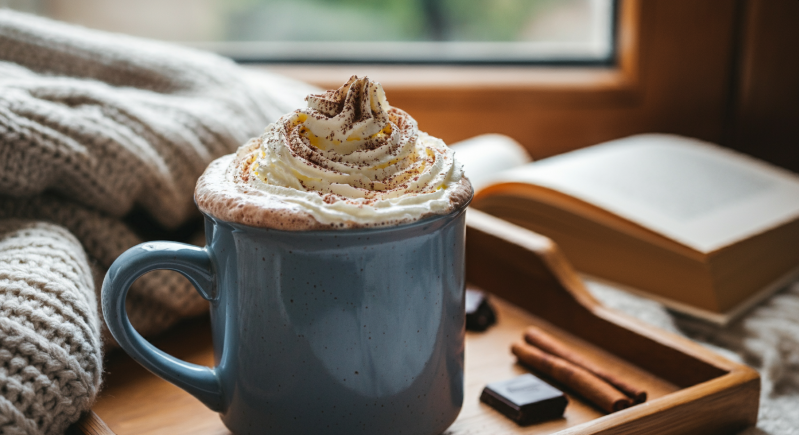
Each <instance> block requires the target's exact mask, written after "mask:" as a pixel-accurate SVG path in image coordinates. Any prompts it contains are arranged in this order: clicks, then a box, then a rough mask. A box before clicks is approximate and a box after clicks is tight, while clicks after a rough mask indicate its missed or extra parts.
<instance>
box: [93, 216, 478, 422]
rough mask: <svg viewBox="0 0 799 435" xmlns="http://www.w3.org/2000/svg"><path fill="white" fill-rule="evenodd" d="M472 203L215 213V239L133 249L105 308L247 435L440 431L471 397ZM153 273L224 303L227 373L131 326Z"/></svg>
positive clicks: (133, 347)
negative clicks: (289, 217)
mask: <svg viewBox="0 0 799 435" xmlns="http://www.w3.org/2000/svg"><path fill="white" fill-rule="evenodd" d="M464 212H465V209H464V208H461V209H459V210H456V211H455V212H453V213H451V214H449V215H446V216H436V217H432V218H428V219H424V220H421V221H418V222H414V223H411V224H406V225H401V226H396V227H388V228H376V229H357V230H338V231H336V230H331V231H300V232H292V231H278V230H271V229H263V228H254V227H248V226H244V225H239V224H233V223H229V222H225V221H220V220H218V219H215V218H213V217H211V216H206V227H205V229H206V241H207V246H206V247H205V248H197V247H194V246H190V245H184V244H180V243H175V242H152V243H144V244H141V245H139V246H136V247H134V248H131V249H130V250H128V251H127V252H125V253H124V254H123V255H122V256H120V257H119V259H118V260H117V261H116V262H115V263H114V264H113V265H112V266H111V268H110V269H109V271H108V275H107V276H106V279H105V282H104V283H103V294H102V305H103V313H104V315H105V319H106V322H107V323H108V327H109V329H110V331H111V333H112V334H113V336H114V337H115V338H116V340H117V341H118V342H119V344H120V345H121V346H122V348H123V349H125V351H127V352H128V353H129V354H130V355H131V356H132V357H133V358H134V359H136V360H137V361H138V362H139V363H141V364H142V365H143V366H145V367H146V368H148V369H149V370H150V371H152V372H153V373H155V374H157V375H158V376H161V377H162V378H164V379H166V380H167V381H169V382H172V383H174V384H175V385H177V386H179V387H181V388H183V389H185V390H186V391H188V392H189V393H191V394H192V395H194V396H195V397H197V398H198V399H199V400H201V401H202V402H203V403H205V404H206V405H207V406H208V407H209V408H211V409H213V410H215V411H218V412H219V413H220V415H221V418H222V420H223V422H224V423H225V425H226V426H227V427H228V428H229V429H230V430H232V431H233V432H234V433H236V434H322V433H324V434H348V435H349V434H386V435H387V434H419V435H425V434H429V435H433V434H438V433H440V432H442V431H444V430H445V429H446V428H447V427H448V426H449V425H450V424H452V422H453V421H455V418H456V417H457V415H458V413H459V412H460V409H461V405H462V402H463V340H464V306H463V304H464V247H465V246H464V237H465V220H464V218H465V213H464ZM154 269H171V270H176V271H178V272H181V273H182V274H184V275H185V276H186V277H187V278H188V279H189V280H190V281H191V282H192V283H193V284H194V285H195V286H196V287H197V290H198V291H199V292H200V294H202V295H203V297H205V298H206V299H208V300H209V301H210V302H211V323H212V330H213V343H214V355H215V363H216V367H215V368H213V369H211V368H207V367H202V366H197V365H194V364H190V363H186V362H184V361H180V360H178V359H176V358H174V357H171V356H169V355H167V354H165V353H164V352H162V351H160V350H158V349H156V348H155V347H154V346H152V345H151V344H150V343H149V342H147V341H146V340H144V339H143V338H142V337H141V336H140V335H139V334H138V333H137V332H135V331H134V330H133V328H132V327H131V325H130V322H129V321H128V319H127V316H126V315H125V303H124V300H125V295H126V293H127V290H128V288H129V286H130V284H132V283H133V281H135V279H136V278H138V277H139V276H141V275H142V274H143V273H146V272H148V271H150V270H154Z"/></svg>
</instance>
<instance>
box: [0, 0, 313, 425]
mask: <svg viewBox="0 0 799 435" xmlns="http://www.w3.org/2000/svg"><path fill="white" fill-rule="evenodd" d="M310 91H311V88H310V87H308V86H306V85H303V84H300V83H297V82H293V81H290V80H288V79H285V78H281V77H278V76H271V75H267V74H261V75H259V76H257V77H256V76H252V75H250V74H249V73H248V72H246V71H243V70H242V69H240V68H239V67H237V66H236V65H235V64H233V63H232V62H230V61H228V60H225V59H222V58H220V57H218V56H214V55H211V54H207V53H203V52H199V51H195V50H190V49H183V48H178V47H175V46H170V45H166V44H161V43H157V42H152V41H145V40H140V39H135V38H131V37H126V36H122V35H113V34H107V33H102V32H96V31H90V30H87V29H82V28H77V27H73V26H68V25H64V24H61V23H57V22H53V21H49V20H44V19H40V18H36V17H33V16H29V15H24V14H19V13H14V12H11V11H7V10H0V433H1V434H16V433H26V434H40V433H41V434H55V433H62V432H63V431H64V430H65V428H66V427H67V426H68V425H69V424H70V423H71V422H73V421H75V420H76V419H77V418H78V416H79V414H80V412H82V411H85V410H87V409H89V407H90V405H91V403H92V402H93V400H94V397H95V395H96V394H97V391H98V388H99V385H100V379H101V376H100V375H101V371H102V367H101V365H102V364H101V362H102V360H101V349H102V348H101V340H102V339H103V338H104V339H106V340H108V338H109V337H108V336H107V334H106V335H105V337H102V334H103V333H102V332H101V328H100V325H102V323H101V322H100V321H99V320H98V307H97V303H96V302H97V300H98V299H99V298H98V297H97V296H96V295H95V292H99V290H100V288H101V286H100V283H101V282H102V278H103V276H104V275H105V271H106V269H107V268H108V266H109V265H110V264H111V263H112V262H113V261H114V259H116V257H117V256H119V254H121V253H122V252H124V251H125V250H126V249H128V248H130V247H132V246H134V245H136V244H138V243H140V242H142V241H144V239H143V238H142V237H141V236H139V235H137V234H148V233H153V231H152V230H153V228H158V229H159V230H161V231H160V232H161V233H162V234H169V233H168V232H165V231H163V230H170V229H175V228H178V227H179V226H181V225H184V224H185V223H186V222H189V221H192V220H194V219H197V218H199V214H198V212H197V211H196V208H195V207H194V204H193V200H192V193H193V190H194V184H195V181H196V179H197V177H198V176H199V175H200V174H201V173H202V171H203V170H204V169H205V167H206V165H207V164H208V163H209V162H210V161H211V160H212V159H214V158H216V157H219V156H221V155H223V154H227V153H230V152H233V151H234V150H235V149H236V148H237V147H238V146H239V144H241V143H244V142H245V141H246V140H247V139H249V138H250V137H252V136H256V135H258V134H260V132H261V131H262V130H263V128H264V127H265V126H266V125H267V124H268V123H269V122H271V121H273V120H275V119H277V118H278V117H279V116H280V115H282V114H283V113H286V112H289V111H291V110H293V109H295V108H297V107H300V106H301V105H302V98H303V97H304V96H305V95H306V94H307V93H308V92H310ZM131 216H133V217H131ZM44 222H47V223H44ZM184 232H185V231H184ZM189 239H193V241H195V242H196V243H202V238H201V235H199V234H198V235H195V236H194V237H189ZM206 308H207V307H206V303H205V301H204V300H203V299H201V298H200V297H199V296H198V295H197V294H196V292H195V291H194V289H193V288H192V287H191V286H190V285H189V283H188V281H187V280H186V279H185V278H183V277H182V276H181V275H179V274H177V273H175V272H168V271H157V272H152V273H150V274H147V275H145V276H144V277H142V278H141V279H140V280H138V281H137V282H136V284H135V285H134V286H133V288H132V289H131V293H130V296H129V297H128V311H129V313H130V317H131V322H132V323H133V325H134V326H135V327H136V328H137V329H138V330H139V331H140V332H141V333H143V334H151V333H155V332H158V331H161V330H163V329H164V328H166V327H167V326H169V325H170V324H172V323H174V322H175V321H176V320H177V319H179V318H181V317H185V316H190V315H195V314H198V313H201V312H203V311H204V310H206Z"/></svg>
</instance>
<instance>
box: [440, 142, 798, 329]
mask: <svg viewBox="0 0 799 435" xmlns="http://www.w3.org/2000/svg"><path fill="white" fill-rule="evenodd" d="M464 145H465V146H462V145H455V146H454V148H455V150H456V152H457V153H458V157H459V159H461V160H463V161H464V162H465V166H466V174H467V175H468V176H470V178H471V177H473V178H475V181H476V182H475V184H476V186H477V187H476V190H477V194H476V195H475V199H474V201H473V202H472V206H473V207H475V208H477V209H480V210H482V211H485V212H487V213H490V214H492V215H495V216H497V217H500V218H502V219H505V220H508V221H510V222H513V223H515V224H517V225H520V226H523V227H526V228H529V229H531V230H533V231H535V232H538V233H541V234H543V235H546V236H548V237H550V238H551V239H553V240H554V241H555V242H556V243H557V244H558V245H559V246H560V248H561V249H562V250H563V251H564V252H565V254H566V256H567V258H569V259H570V260H571V261H572V262H573V263H574V265H575V267H576V268H577V269H578V270H579V271H580V272H582V273H584V274H587V275H590V276H592V277H596V278H599V279H604V280H609V281H613V282H616V283H620V284H623V285H624V286H626V287H628V289H629V290H633V291H640V292H645V293H646V296H648V297H652V298H655V299H657V300H659V301H661V302H663V303H664V304H666V305H667V306H669V307H671V308H674V309H677V310H680V311H683V312H687V313H689V314H692V315H695V316H699V317H703V318H706V319H708V320H711V321H715V322H717V323H726V322H727V321H729V320H730V319H731V318H733V317H734V316H735V315H737V314H739V313H740V312H742V311H744V310H745V309H746V308H748V307H750V306H751V305H753V304H755V303H756V302H758V301H759V300H761V299H762V298H764V297H766V296H768V295H769V294H770V293H771V292H773V291H775V290H777V289H779V288H780V287H782V286H784V285H786V284H787V283H788V282H790V281H791V280H792V279H795V278H797V276H799V176H797V175H795V174H793V173H791V172H788V171H785V170H782V169H779V168H777V167H774V166H771V165H769V164H766V163H764V162H761V161H758V160H755V159H753V158H751V157H747V156H744V155H742V154H739V153H736V152H733V151H730V150H727V149H724V148H721V147H718V146H715V145H712V144H709V143H705V142H701V141H698V140H695V139H688V138H684V137H680V136H672V135H660V134H647V135H638V136H632V137H628V138H624V139H619V140H615V141H611V142H607V143H604V144H600V145H595V146H592V147H588V148H584V149H580V150H577V151H572V152H569V153H566V154H562V155H559V156H555V157H551V158H548V159H544V160H541V161H538V162H534V163H527V162H528V159H526V158H524V157H523V156H522V157H519V158H516V159H515V161H514V162H511V161H513V160H514V158H512V157H510V156H511V155H513V154H514V152H516V153H518V151H510V150H511V149H518V147H516V146H515V145H512V143H511V142H510V140H509V139H507V138H504V139H502V138H497V137H486V138H482V139H479V140H475V141H472V142H471V143H466V144H464ZM496 155H502V156H504V157H503V158H502V159H500V160H502V162H503V165H502V166H503V167H502V168H500V167H499V166H501V165H500V164H499V163H497V158H496V157H491V156H496ZM479 156H483V157H482V158H480V157H479ZM484 162H485V163H484Z"/></svg>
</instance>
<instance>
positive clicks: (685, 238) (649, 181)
mask: <svg viewBox="0 0 799 435" xmlns="http://www.w3.org/2000/svg"><path fill="white" fill-rule="evenodd" d="M502 181H516V182H526V183H531V184H538V185H541V186H544V187H548V188H550V189H554V190H558V191H561V192H563V193H566V194H569V195H571V196H574V197H576V198H579V199H581V200H583V201H586V202H589V203H592V204H594V205H596V206H598V207H601V208H603V209H605V210H608V211H610V212H612V213H614V214H617V215H618V216H620V217H622V218H625V219H628V220H630V221H632V222H635V223H637V224H639V225H641V226H643V227H646V228H649V229H651V230H653V231H656V232H659V233H661V234H663V235H665V236H667V237H669V238H672V239H673V240H675V241H677V242H680V243H682V244H684V245H686V246H688V247H691V248H693V249H695V250H697V251H700V252H703V253H708V252H712V251H714V250H717V249H719V248H722V247H724V246H727V245H730V244H732V243H735V242H736V241H739V240H741V239H745V238H747V237H750V236H752V235H754V234H757V233H759V232H762V231H764V230H767V229H769V228H772V227H775V226H778V225H780V224H782V223H784V222H786V221H788V220H790V219H792V218H795V217H796V216H799V176H796V175H794V174H792V173H789V172H787V171H784V170H781V169H778V168H776V167H773V166H771V165H768V164H766V163H763V162H760V161H757V160H755V159H753V158H750V157H747V156H744V155H741V154H738V153H735V152H733V151H730V150H727V149H724V148H721V147H718V146H715V145H712V144H708V143H705V142H701V141H698V140H694V139H688V138H684V137H679V136H671V135H639V136H633V137H629V138H625V139H620V140H617V141H612V142H608V143H605V144H601V145H597V146H593V147H589V148H585V149H582V150H578V151H573V152H570V153H567V154H563V155H561V156H556V157H552V158H549V159H545V160H541V161H539V162H537V163H533V164H530V165H526V166H524V167H521V168H517V169H515V170H511V171H508V172H506V173H504V174H503V177H502Z"/></svg>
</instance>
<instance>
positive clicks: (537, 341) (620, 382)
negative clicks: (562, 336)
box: [524, 326, 646, 404]
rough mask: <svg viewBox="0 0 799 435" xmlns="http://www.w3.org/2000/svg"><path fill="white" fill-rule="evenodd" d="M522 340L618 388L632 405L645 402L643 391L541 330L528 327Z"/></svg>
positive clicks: (644, 392)
mask: <svg viewBox="0 0 799 435" xmlns="http://www.w3.org/2000/svg"><path fill="white" fill-rule="evenodd" d="M524 340H525V341H526V342H527V343H529V344H532V345H533V346H536V347H538V348H539V349H541V350H543V351H545V352H549V353H551V354H552V355H555V356H559V357H561V358H563V359H565V360H566V361H569V362H571V363H573V364H575V365H577V366H580V367H582V368H584V369H586V370H588V371H589V372H591V373H593V374H594V375H596V376H597V377H599V378H600V379H602V380H604V381H605V382H607V383H609V384H610V385H613V386H614V387H616V388H618V389H619V391H621V392H622V393H624V394H626V395H627V397H629V398H631V399H633V403H636V404H637V403H644V402H646V391H645V390H644V389H642V388H640V387H638V386H635V385H632V384H631V383H630V382H629V381H627V380H625V379H621V378H619V377H618V376H616V375H614V374H612V373H610V372H609V371H608V370H607V369H606V368H605V367H603V366H602V365H600V364H598V363H596V362H594V361H591V360H589V359H587V358H585V356H583V355H582V354H581V353H580V352H578V351H576V350H575V349H572V348H570V347H569V346H568V345H567V344H565V343H563V342H562V341H561V340H559V339H557V338H555V337H554V336H552V335H551V334H549V333H547V332H546V331H544V330H543V329H541V328H538V327H535V326H530V327H529V328H527V330H526V331H525V332H524Z"/></svg>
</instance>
